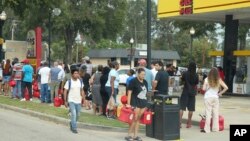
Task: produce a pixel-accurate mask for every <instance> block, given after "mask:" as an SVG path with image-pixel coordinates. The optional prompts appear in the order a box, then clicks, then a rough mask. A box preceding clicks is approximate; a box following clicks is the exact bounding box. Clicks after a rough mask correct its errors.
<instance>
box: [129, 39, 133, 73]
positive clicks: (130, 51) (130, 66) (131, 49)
mask: <svg viewBox="0 0 250 141" xmlns="http://www.w3.org/2000/svg"><path fill="white" fill-rule="evenodd" d="M132 46H133V44H132V43H130V66H129V68H130V69H131V66H132Z"/></svg>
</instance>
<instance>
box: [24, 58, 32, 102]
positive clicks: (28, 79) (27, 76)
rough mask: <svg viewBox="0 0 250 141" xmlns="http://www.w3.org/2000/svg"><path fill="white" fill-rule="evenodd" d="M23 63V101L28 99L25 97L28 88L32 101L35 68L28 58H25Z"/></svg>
mask: <svg viewBox="0 0 250 141" xmlns="http://www.w3.org/2000/svg"><path fill="white" fill-rule="evenodd" d="M21 63H23V64H24V65H23V67H22V99H21V101H26V99H25V97H24V95H25V91H26V88H27V89H28V92H29V98H30V101H32V80H33V74H34V69H33V67H32V66H31V65H30V64H29V60H28V59H25V60H23V61H22V62H21Z"/></svg>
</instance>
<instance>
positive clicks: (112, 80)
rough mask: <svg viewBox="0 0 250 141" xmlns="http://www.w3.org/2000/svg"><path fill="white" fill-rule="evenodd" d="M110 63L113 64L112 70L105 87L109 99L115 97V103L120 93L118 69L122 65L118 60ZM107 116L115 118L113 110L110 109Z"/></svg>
mask: <svg viewBox="0 0 250 141" xmlns="http://www.w3.org/2000/svg"><path fill="white" fill-rule="evenodd" d="M110 65H111V70H110V72H109V76H108V81H107V83H106V84H105V89H106V91H107V93H108V95H109V99H110V98H111V96H112V97H113V98H114V101H115V104H117V100H116V97H117V95H118V93H119V89H118V88H119V81H120V78H119V73H118V71H117V70H118V69H119V67H120V65H119V63H118V62H116V61H113V62H112V63H111V64H110ZM107 118H110V119H114V118H115V115H114V112H113V110H108V113H107Z"/></svg>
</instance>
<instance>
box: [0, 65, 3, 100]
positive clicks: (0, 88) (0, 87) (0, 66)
mask: <svg viewBox="0 0 250 141" xmlns="http://www.w3.org/2000/svg"><path fill="white" fill-rule="evenodd" d="M2 83H3V64H2V63H0V95H2V92H3V91H2Z"/></svg>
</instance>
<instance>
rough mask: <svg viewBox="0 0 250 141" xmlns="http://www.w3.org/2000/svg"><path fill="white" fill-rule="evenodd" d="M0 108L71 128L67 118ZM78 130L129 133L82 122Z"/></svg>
mask: <svg viewBox="0 0 250 141" xmlns="http://www.w3.org/2000/svg"><path fill="white" fill-rule="evenodd" d="M0 108H2V109H6V110H12V111H15V112H18V113H22V114H27V115H30V116H32V117H36V118H39V119H42V120H45V121H51V122H54V123H56V124H61V125H65V126H69V122H70V120H69V119H65V118H61V117H57V116H53V115H48V114H44V113H39V112H35V111H31V110H27V109H22V108H18V107H15V106H10V105H5V104H0ZM186 122H187V119H185V118H183V119H182V123H183V124H186ZM199 124H200V123H199V121H194V120H193V121H192V125H194V126H199ZM77 126H78V128H81V129H89V130H98V131H109V132H123V133H124V132H127V131H128V128H118V127H109V126H100V125H95V124H87V123H82V122H78V123H77ZM139 132H141V133H142V132H144V133H145V129H140V131H139Z"/></svg>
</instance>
